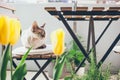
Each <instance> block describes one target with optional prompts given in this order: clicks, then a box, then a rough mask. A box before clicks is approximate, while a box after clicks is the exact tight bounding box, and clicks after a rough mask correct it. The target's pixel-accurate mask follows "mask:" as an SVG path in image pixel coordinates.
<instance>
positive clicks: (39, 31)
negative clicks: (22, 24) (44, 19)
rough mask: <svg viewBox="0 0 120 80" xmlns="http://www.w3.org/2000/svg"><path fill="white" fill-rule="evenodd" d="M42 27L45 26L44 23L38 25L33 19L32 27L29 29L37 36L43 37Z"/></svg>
mask: <svg viewBox="0 0 120 80" xmlns="http://www.w3.org/2000/svg"><path fill="white" fill-rule="evenodd" d="M44 27H45V23H44V24H43V25H42V26H38V24H37V22H36V21H34V22H33V24H32V28H31V31H32V32H33V33H34V34H36V35H38V37H41V38H43V37H45V30H44Z"/></svg>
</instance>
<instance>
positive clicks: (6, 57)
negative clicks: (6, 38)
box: [0, 44, 10, 80]
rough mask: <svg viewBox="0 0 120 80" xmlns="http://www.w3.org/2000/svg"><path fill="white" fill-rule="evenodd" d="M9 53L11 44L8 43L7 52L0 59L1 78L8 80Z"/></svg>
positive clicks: (0, 79) (1, 79)
mask: <svg viewBox="0 0 120 80" xmlns="http://www.w3.org/2000/svg"><path fill="white" fill-rule="evenodd" d="M9 53H10V44H9V45H7V48H6V50H5V53H3V54H2V57H1V60H0V80H6V69H7V63H8V60H9Z"/></svg>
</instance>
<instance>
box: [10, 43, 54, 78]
mask: <svg viewBox="0 0 120 80" xmlns="http://www.w3.org/2000/svg"><path fill="white" fill-rule="evenodd" d="M26 51H27V49H26V48H24V47H19V48H16V49H13V51H12V53H13V60H14V59H16V60H21V58H22V56H23V55H24V53H25V52H26ZM53 59H55V55H54V54H53V52H52V50H51V46H50V45H47V47H46V48H45V49H38V50H31V51H30V53H29V54H28V57H27V59H26V60H31V61H34V62H35V64H36V66H37V67H38V68H39V70H38V72H37V73H36V74H35V75H34V76H33V78H32V79H31V80H35V79H36V78H37V77H38V76H39V74H40V73H42V74H43V75H44V77H45V78H46V80H49V78H48V77H47V75H46V74H45V72H44V69H45V68H46V67H47V66H48V65H49V63H50V62H51V61H52V60H53ZM38 60H46V62H45V63H44V64H43V66H40V64H39V63H38ZM13 66H14V67H15V68H16V67H17V65H16V63H15V61H13ZM24 80H26V79H25V78H24Z"/></svg>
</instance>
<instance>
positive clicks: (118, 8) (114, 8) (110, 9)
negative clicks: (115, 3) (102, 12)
mask: <svg viewBox="0 0 120 80" xmlns="http://www.w3.org/2000/svg"><path fill="white" fill-rule="evenodd" d="M119 10H120V7H109V9H108V10H107V11H119Z"/></svg>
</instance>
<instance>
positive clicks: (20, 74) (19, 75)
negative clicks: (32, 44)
mask: <svg viewBox="0 0 120 80" xmlns="http://www.w3.org/2000/svg"><path fill="white" fill-rule="evenodd" d="M26 73H27V70H26V64H25V63H23V64H21V65H20V66H19V68H17V69H16V71H15V72H14V75H13V80H23V78H24V76H25V75H26Z"/></svg>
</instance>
